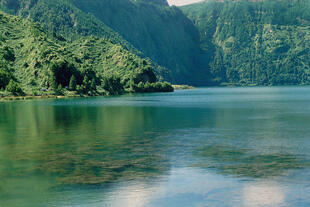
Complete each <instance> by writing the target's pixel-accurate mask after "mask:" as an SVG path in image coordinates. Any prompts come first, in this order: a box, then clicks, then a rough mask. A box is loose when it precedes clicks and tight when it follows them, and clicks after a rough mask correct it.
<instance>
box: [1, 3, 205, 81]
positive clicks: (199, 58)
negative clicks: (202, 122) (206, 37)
mask: <svg viewBox="0 0 310 207" xmlns="http://www.w3.org/2000/svg"><path fill="white" fill-rule="evenodd" d="M0 5H2V8H3V9H4V10H5V11H7V12H10V13H11V14H16V15H20V16H23V17H27V18H31V19H32V20H34V21H36V22H39V23H40V24H42V25H43V26H44V28H45V29H47V30H48V31H50V32H54V33H57V34H60V35H62V36H64V37H65V38H66V39H71V40H74V39H77V38H79V37H80V36H88V35H94V36H98V37H105V38H108V39H112V40H113V42H114V43H120V44H122V45H123V46H124V47H125V48H127V49H129V50H130V51H132V52H134V53H136V54H138V55H140V56H142V57H149V58H150V59H151V60H152V61H153V62H155V63H158V64H159V65H161V66H163V67H166V68H168V69H169V71H170V75H169V74H167V71H166V70H165V69H163V67H158V69H159V70H157V71H158V72H159V73H160V74H161V76H163V77H165V78H166V79H167V80H170V81H173V82H175V83H188V84H194V85H199V84H200V85H205V84H208V83H209V82H208V77H209V75H208V65H207V62H208V61H207V57H206V56H205V54H204V52H203V51H202V50H200V45H199V34H198V30H197V29H196V28H195V26H194V25H193V24H192V22H191V21H190V20H189V19H188V18H187V17H186V16H185V15H184V14H183V13H182V11H181V10H180V9H178V8H177V7H169V6H168V4H167V1H166V0H91V1H88V0H53V1H51V0H0ZM132 45H133V47H132ZM135 48H137V49H135ZM138 51H141V52H142V54H139V52H138ZM163 71H164V72H163Z"/></svg>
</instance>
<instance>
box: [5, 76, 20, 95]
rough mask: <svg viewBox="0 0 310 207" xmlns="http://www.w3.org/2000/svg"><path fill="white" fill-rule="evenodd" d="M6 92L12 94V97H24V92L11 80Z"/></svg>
mask: <svg viewBox="0 0 310 207" xmlns="http://www.w3.org/2000/svg"><path fill="white" fill-rule="evenodd" d="M6 91H8V92H10V93H12V94H13V95H24V92H23V90H22V88H21V87H20V85H19V84H18V83H17V82H15V81H13V80H12V79H11V80H10V82H9V84H8V85H7V86H6Z"/></svg>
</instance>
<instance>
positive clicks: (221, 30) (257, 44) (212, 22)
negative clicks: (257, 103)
mask: <svg viewBox="0 0 310 207" xmlns="http://www.w3.org/2000/svg"><path fill="white" fill-rule="evenodd" d="M309 9H310V1H296V0H288V1H278V0H266V1H255V2H253V1H247V0H243V1H227V0H226V1H225V2H217V1H208V2H205V3H200V4H194V5H189V6H185V7H182V10H183V12H184V13H185V14H186V15H187V16H188V17H189V18H190V19H191V20H192V22H193V23H194V24H195V25H196V27H197V28H198V30H199V32H200V39H201V46H202V48H203V49H204V50H205V51H206V52H207V53H208V54H209V56H210V57H212V58H211V59H210V72H211V75H212V79H213V81H214V84H237V85H289V84H310V45H309V44H308V43H309V35H310V15H309Z"/></svg>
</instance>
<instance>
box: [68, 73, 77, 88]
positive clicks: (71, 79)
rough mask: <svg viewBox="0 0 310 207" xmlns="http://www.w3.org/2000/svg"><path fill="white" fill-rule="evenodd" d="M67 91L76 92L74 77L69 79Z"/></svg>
mask: <svg viewBox="0 0 310 207" xmlns="http://www.w3.org/2000/svg"><path fill="white" fill-rule="evenodd" d="M69 90H71V91H75V90H76V78H75V76H74V75H72V76H71V78H70V83H69Z"/></svg>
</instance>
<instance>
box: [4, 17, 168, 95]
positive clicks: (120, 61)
mask: <svg viewBox="0 0 310 207" xmlns="http://www.w3.org/2000/svg"><path fill="white" fill-rule="evenodd" d="M156 81H157V80H156V76H155V73H154V68H153V67H152V65H151V63H150V62H149V61H148V60H146V59H141V58H140V57H138V56H137V55H135V54H133V53H131V52H129V51H128V50H126V49H125V48H124V47H123V46H121V45H120V44H114V43H113V42H111V41H110V40H107V39H104V38H97V37H92V36H89V37H85V38H81V39H78V40H75V41H74V42H68V41H65V40H64V39H63V38H62V37H58V36H56V35H53V34H49V33H46V32H45V31H44V29H43V28H41V26H40V25H38V24H37V23H33V22H31V21H29V20H27V19H21V18H20V17H16V16H10V15H7V14H5V13H2V12H1V13H0V89H2V90H4V89H7V91H9V92H11V93H13V94H15V95H22V94H23V93H26V94H31V95H42V94H59V95H61V94H65V95H67V94H88V95H96V94H115V93H122V92H124V91H132V92H145V91H147V92H148V91H151V92H153V91H167V90H168V91H169V90H171V86H170V85H169V84H166V83H158V82H156ZM22 91H23V92H22ZM1 94H2V95H3V94H5V92H1Z"/></svg>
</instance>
